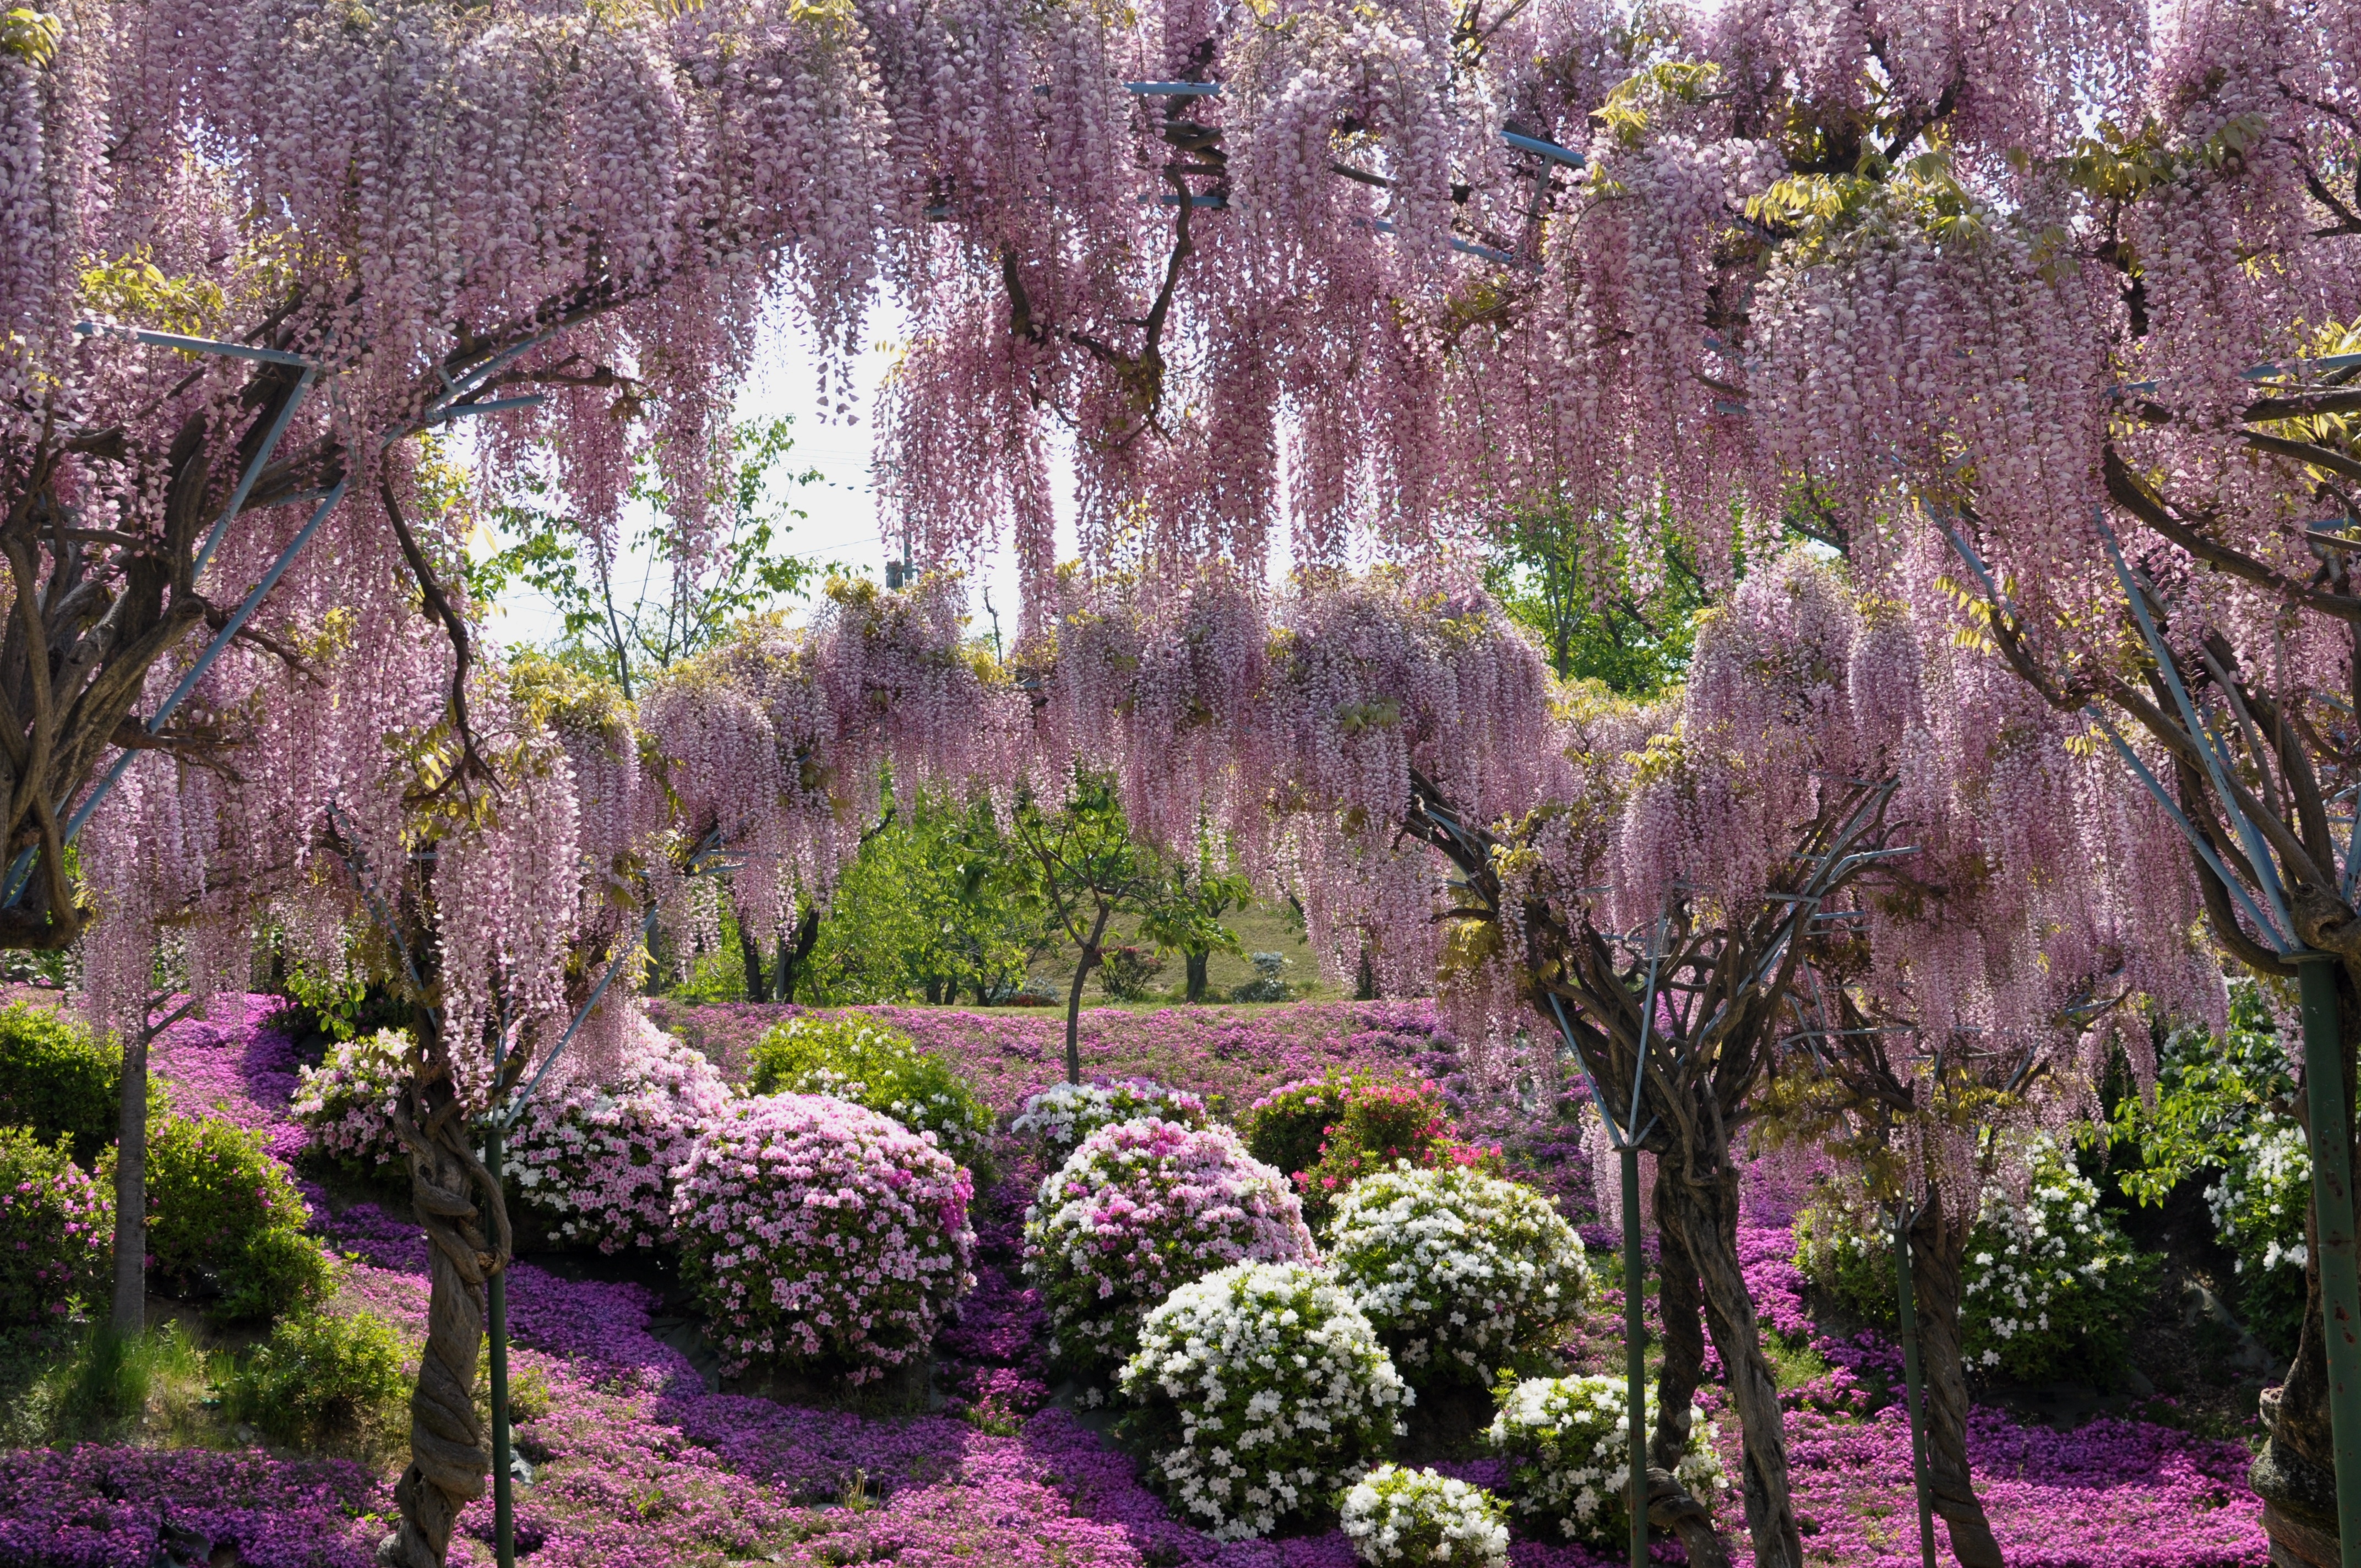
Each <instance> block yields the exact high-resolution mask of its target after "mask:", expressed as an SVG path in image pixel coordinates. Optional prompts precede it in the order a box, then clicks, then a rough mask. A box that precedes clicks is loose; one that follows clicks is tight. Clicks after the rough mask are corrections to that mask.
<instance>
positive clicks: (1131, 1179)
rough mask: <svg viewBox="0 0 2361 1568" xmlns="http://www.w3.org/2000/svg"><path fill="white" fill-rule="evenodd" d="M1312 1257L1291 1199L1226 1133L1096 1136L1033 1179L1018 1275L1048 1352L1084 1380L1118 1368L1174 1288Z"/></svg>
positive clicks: (1155, 1126) (1115, 1129) (1125, 1128)
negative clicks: (1030, 1292)
mask: <svg viewBox="0 0 2361 1568" xmlns="http://www.w3.org/2000/svg"><path fill="white" fill-rule="evenodd" d="M1311 1256H1312V1233H1311V1232H1310V1231H1308V1230H1306V1229H1305V1228H1304V1224H1303V1212H1302V1210H1301V1206H1300V1205H1298V1203H1297V1202H1296V1200H1295V1195H1294V1194H1293V1193H1291V1192H1290V1191H1288V1190H1287V1184H1286V1182H1285V1181H1284V1180H1282V1179H1280V1177H1279V1172H1277V1171H1275V1170H1273V1169H1271V1168H1269V1167H1268V1166H1267V1165H1263V1164H1261V1163H1260V1162H1258V1161H1257V1160H1255V1159H1252V1158H1250V1157H1248V1156H1247V1154H1246V1150H1245V1148H1244V1147H1243V1146H1241V1145H1240V1144H1239V1143H1238V1139H1237V1135H1236V1134H1235V1133H1233V1132H1231V1131H1230V1130H1229V1129H1228V1128H1227V1127H1206V1128H1191V1127H1185V1126H1181V1125H1180V1124H1176V1123H1172V1122H1160V1121H1152V1120H1143V1121H1137V1122H1118V1123H1116V1124H1114V1125H1113V1126H1109V1127H1102V1128H1100V1129H1099V1130H1098V1131H1097V1132H1095V1133H1093V1134H1092V1135H1090V1136H1088V1137H1087V1138H1084V1139H1083V1140H1082V1146H1081V1147H1080V1148H1077V1149H1076V1150H1075V1151H1074V1152H1073V1155H1072V1157H1071V1158H1069V1159H1068V1160H1067V1161H1066V1163H1065V1164H1064V1165H1063V1166H1061V1167H1060V1168H1058V1169H1057V1170H1055V1171H1053V1172H1052V1173H1050V1174H1049V1176H1047V1177H1044V1178H1043V1179H1042V1181H1041V1188H1040V1192H1039V1194H1038V1197H1037V1198H1036V1199H1035V1201H1034V1203H1033V1206H1032V1207H1031V1208H1030V1209H1029V1210H1027V1212H1026V1216H1025V1272H1026V1275H1027V1277H1028V1278H1030V1279H1031V1280H1032V1282H1033V1283H1034V1285H1035V1286H1036V1287H1038V1288H1039V1290H1040V1292H1041V1295H1042V1299H1043V1300H1044V1302H1045V1304H1046V1305H1047V1306H1048V1308H1049V1326H1050V1330H1051V1332H1052V1334H1053V1336H1054V1345H1055V1354H1056V1355H1057V1356H1058V1358H1059V1359H1060V1361H1062V1362H1063V1363H1065V1364H1066V1365H1068V1366H1069V1367H1070V1368H1071V1369H1072V1370H1074V1371H1076V1372H1078V1373H1080V1374H1082V1375H1083V1376H1097V1375H1099V1374H1102V1373H1104V1372H1105V1371H1109V1370H1112V1369H1113V1368H1114V1367H1115V1366H1117V1365H1121V1364H1122V1362H1123V1360H1124V1358H1125V1357H1126V1356H1128V1355H1129V1354H1131V1352H1132V1349H1133V1347H1134V1345H1135V1344H1136V1343H1137V1334H1138V1332H1139V1324H1140V1321H1141V1319H1142V1318H1144V1317H1145V1316H1146V1315H1147V1314H1148V1310H1149V1309H1150V1308H1151V1307H1153V1306H1155V1305H1156V1303H1157V1302H1159V1301H1160V1300H1162V1299H1164V1298H1165V1297H1166V1296H1167V1295H1168V1294H1169V1293H1170V1291H1171V1290H1172V1289H1173V1288H1175V1287H1176V1286H1180V1285H1183V1284H1186V1283H1187V1282H1189V1281H1190V1280H1192V1279H1197V1278H1201V1277H1203V1276H1205V1275H1207V1274H1211V1273H1212V1272H1213V1271H1214V1270H1215V1269H1218V1268H1222V1267H1224V1266H1228V1265H1231V1264H1235V1263H1244V1262H1269V1263H1280V1262H1290V1261H1293V1260H1296V1259H1303V1258H1310V1257H1311Z"/></svg>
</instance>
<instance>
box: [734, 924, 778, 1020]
mask: <svg viewBox="0 0 2361 1568" xmlns="http://www.w3.org/2000/svg"><path fill="white" fill-rule="evenodd" d="M738 957H739V958H740V959H741V960H742V961H743V962H744V964H745V965H746V1000H747V1001H749V1002H760V1001H762V1000H763V998H764V997H765V996H768V995H769V994H770V993H771V991H770V986H769V983H768V982H767V981H765V980H764V978H763V947H762V944H761V943H759V942H757V941H755V940H754V938H753V936H752V933H750V932H749V931H748V930H747V929H746V923H745V922H744V921H742V920H741V921H740V922H739V923H738Z"/></svg>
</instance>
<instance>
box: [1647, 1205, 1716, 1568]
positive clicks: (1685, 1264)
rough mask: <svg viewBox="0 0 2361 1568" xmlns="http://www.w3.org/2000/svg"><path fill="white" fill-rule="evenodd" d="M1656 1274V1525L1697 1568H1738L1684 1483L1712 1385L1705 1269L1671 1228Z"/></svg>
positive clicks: (1652, 1471)
mask: <svg viewBox="0 0 2361 1568" xmlns="http://www.w3.org/2000/svg"><path fill="white" fill-rule="evenodd" d="M1667 1180H1668V1178H1667V1176H1666V1175H1665V1168H1664V1162H1663V1161H1661V1160H1660V1161H1658V1162H1657V1165H1656V1212H1657V1213H1659V1214H1663V1213H1664V1212H1666V1211H1667V1205H1668V1202H1669V1200H1668V1199H1667V1198H1666V1196H1665V1193H1664V1185H1665V1182H1666V1181H1667ZM1658 1240H1659V1244H1660V1246H1659V1253H1658V1263H1657V1267H1656V1281H1657V1283H1656V1305H1657V1310H1658V1314H1659V1316H1661V1317H1662V1319H1663V1320H1664V1365H1663V1366H1662V1367H1661V1368H1660V1369H1659V1370H1658V1372H1657V1376H1656V1430H1655V1431H1654V1432H1653V1433H1652V1434H1650V1437H1649V1442H1648V1522H1649V1523H1650V1524H1652V1525H1653V1526H1655V1527H1656V1528H1657V1529H1659V1530H1671V1531H1672V1532H1673V1533H1674V1535H1675V1536H1676V1537H1677V1538H1678V1539H1679V1541H1680V1543H1681V1547H1682V1549H1683V1550H1684V1551H1686V1552H1687V1553H1688V1559H1689V1564H1690V1568H1730V1552H1729V1549H1728V1548H1727V1547H1726V1546H1724V1545H1723V1543H1722V1539H1721V1533H1720V1531H1719V1530H1715V1529H1714V1525H1713V1511H1712V1509H1711V1508H1708V1507H1707V1505H1706V1504H1705V1502H1704V1501H1702V1500H1701V1499H1699V1498H1697V1497H1694V1496H1692V1495H1691V1494H1690V1493H1689V1491H1688V1490H1687V1488H1686V1487H1684V1486H1682V1485H1681V1484H1680V1482H1679V1480H1678V1479H1677V1475H1678V1472H1679V1468H1680V1463H1681V1454H1682V1453H1683V1452H1684V1451H1685V1450H1686V1449H1687V1447H1688V1442H1689V1431H1690V1429H1689V1407H1690V1404H1691V1403H1692V1402H1693V1401H1694V1400H1695V1399H1696V1398H1697V1385H1698V1384H1699V1383H1700V1382H1702V1381H1703V1380H1704V1378H1705V1326H1704V1322H1703V1320H1702V1317H1701V1314H1702V1313H1703V1312H1704V1310H1705V1301H1704V1299H1703V1298H1702V1297H1701V1296H1700V1295H1699V1294H1698V1291H1697V1265H1696V1264H1695V1263H1694V1262H1693V1261H1691V1259H1690V1257H1689V1254H1688V1248H1687V1246H1686V1245H1685V1244H1684V1242H1683V1241H1682V1239H1681V1237H1680V1235H1679V1234H1677V1233H1676V1232H1675V1231H1674V1230H1673V1229H1672V1228H1670V1227H1663V1228H1662V1229H1661V1232H1660V1234H1659V1237H1658Z"/></svg>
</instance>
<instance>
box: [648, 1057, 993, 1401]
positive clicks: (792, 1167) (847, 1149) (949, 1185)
mask: <svg viewBox="0 0 2361 1568" xmlns="http://www.w3.org/2000/svg"><path fill="white" fill-rule="evenodd" d="M674 1181H675V1186H674V1190H673V1223H674V1224H675V1227H677V1229H678V1231H679V1233H680V1245H681V1254H682V1272H683V1274H684V1276H685V1277H686V1279H687V1281H688V1283H689V1286H690V1288H692V1289H693V1290H695V1291H696V1293H697V1297H698V1299H699V1300H700V1301H701V1302H702V1303H703V1305H704V1307H705V1309H706V1310H707V1312H708V1314H710V1316H711V1317H712V1319H713V1323H714V1328H715V1331H716V1334H717V1337H718V1338H719V1342H720V1345H721V1349H722V1352H723V1354H724V1355H725V1356H727V1357H728V1358H730V1362H731V1364H732V1365H734V1366H735V1367H738V1368H742V1367H743V1366H744V1365H746V1364H747V1363H748V1362H750V1361H752V1360H753V1359H754V1358H755V1357H758V1356H763V1357H778V1358H782V1359H785V1360H792V1361H822V1362H829V1363H835V1364H840V1365H844V1366H845V1367H846V1369H847V1371H848V1374H849V1376H850V1378H851V1381H852V1382H854V1383H862V1382H866V1381H869V1380H870V1379H872V1378H875V1377H880V1376H884V1372H885V1370H886V1369H887V1368H889V1367H894V1366H898V1365H902V1364H903V1363H905V1362H907V1361H911V1360H913V1359H916V1358H918V1357H922V1356H924V1355H925V1354H927V1352H928V1346H929V1344H930V1343H932V1342H933V1339H934V1334H935V1327H936V1325H937V1324H938V1323H939V1322H940V1321H941V1320H942V1317H943V1314H944V1313H945V1311H947V1310H949V1309H950V1304H951V1302H952V1301H953V1300H954V1299H957V1298H958V1297H959V1295H960V1294H961V1292H962V1291H965V1290H967V1289H969V1288H972V1287H973V1285H974V1283H975V1277H974V1276H973V1275H972V1274H971V1273H970V1272H969V1268H970V1266H971V1265H972V1262H973V1260H974V1255H975V1233H974V1232H973V1231H972V1230H971V1229H969V1228H968V1219H967V1205H968V1200H969V1198H970V1197H972V1195H973V1192H974V1187H973V1181H972V1178H971V1177H970V1176H969V1174H968V1173H967V1172H966V1171H965V1170H963V1169H961V1168H960V1167H959V1166H957V1165H955V1164H953V1163H952V1161H951V1158H950V1156H949V1155H947V1154H945V1153H943V1152H942V1150H940V1149H939V1148H937V1147H936V1146H934V1145H933V1144H930V1143H928V1142H927V1141H926V1140H925V1139H923V1138H921V1137H920V1136H919V1135H917V1134H916V1133H913V1132H911V1131H910V1130H909V1129H908V1128H906V1127H905V1126H903V1125H902V1124H899V1123H897V1122H894V1121H891V1120H889V1119H887V1118H886V1117H884V1116H882V1115H879V1114H878V1113H876V1112H874V1111H871V1110H869V1109H867V1108H865V1107H863V1106H859V1105H853V1104H851V1103H848V1102H845V1101H842V1100H831V1099H829V1098H828V1097H826V1096H824V1095H818V1094H774V1095H767V1096H763V1097H762V1098H759V1099H754V1100H746V1101H740V1102H736V1103H733V1104H731V1105H730V1106H728V1107H727V1108H725V1109H724V1111H723V1112H722V1113H721V1114H720V1115H719V1116H716V1117H715V1118H714V1119H713V1120H712V1121H711V1122H710V1123H708V1124H707V1126H706V1128H705V1130H704V1131H703V1132H702V1133H700V1134H699V1135H697V1141H696V1143H695V1144H694V1145H693V1146H691V1147H690V1149H689V1154H688V1158H687V1160H686V1162H684V1163H683V1164H682V1166H681V1167H680V1168H679V1169H678V1171H676V1172H675V1176H674Z"/></svg>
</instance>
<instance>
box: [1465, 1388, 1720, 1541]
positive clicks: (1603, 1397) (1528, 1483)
mask: <svg viewBox="0 0 2361 1568" xmlns="http://www.w3.org/2000/svg"><path fill="white" fill-rule="evenodd" d="M1644 1426H1645V1429H1646V1430H1647V1431H1651V1432H1653V1431H1655V1427H1656V1394H1655V1387H1654V1385H1653V1384H1651V1385H1650V1386H1649V1388H1648V1396H1647V1418H1646V1420H1645V1423H1644ZM1716 1435H1717V1433H1716V1429H1715V1426H1714V1423H1712V1422H1711V1421H1708V1420H1706V1419H1705V1412H1704V1411H1703V1410H1700V1409H1695V1408H1692V1409H1690V1411H1689V1442H1688V1446H1687V1447H1686V1449H1685V1450H1683V1451H1682V1453H1681V1458H1680V1463H1679V1464H1677V1465H1675V1468H1674V1474H1675V1477H1676V1478H1677V1479H1678V1480H1679V1481H1680V1483H1681V1485H1682V1486H1685V1487H1686V1488H1687V1489H1688V1493H1689V1495H1690V1496H1691V1497H1696V1498H1697V1499H1699V1500H1700V1501H1702V1502H1705V1503H1706V1504H1708V1506H1710V1505H1711V1503H1712V1500H1713V1495H1714V1494H1715V1493H1716V1492H1719V1491H1721V1490H1722V1489H1723V1488H1725V1487H1727V1486H1729V1485H1730V1481H1729V1477H1728V1476H1727V1475H1725V1474H1724V1472H1723V1470H1722V1465H1721V1460H1720V1457H1719V1455H1717V1454H1716V1453H1715V1452H1714V1449H1713V1441H1714V1438H1715V1436H1716ZM1484 1437H1485V1441H1486V1442H1488V1443H1490V1444H1491V1445H1492V1447H1493V1448H1494V1449H1495V1450H1497V1451H1498V1452H1499V1453H1502V1454H1504V1455H1505V1456H1507V1457H1508V1459H1509V1460H1510V1475H1509V1486H1508V1490H1509V1492H1510V1499H1511V1501H1512V1504H1513V1506H1514V1507H1515V1508H1516V1510H1517V1512H1518V1513H1519V1514H1520V1515H1522V1516H1524V1517H1527V1518H1530V1519H1534V1520H1536V1521H1538V1522H1540V1523H1542V1524H1543V1525H1554V1526H1555V1528H1556V1531H1557V1533H1559V1534H1561V1535H1562V1536H1563V1537H1564V1539H1565V1540H1568V1541H1587V1542H1589V1543H1590V1544H1592V1545H1594V1546H1615V1545H1618V1544H1620V1543H1621V1542H1623V1541H1628V1540H1630V1539H1631V1512H1630V1500H1629V1499H1630V1497H1631V1404H1630V1400H1629V1398H1628V1392H1627V1389H1626V1387H1625V1385H1624V1383H1623V1380H1622V1379H1621V1378H1619V1377H1579V1376H1578V1377H1529V1378H1527V1379H1525V1380H1524V1381H1523V1382H1521V1383H1518V1384H1516V1385H1514V1386H1513V1387H1509V1388H1507V1389H1504V1390H1503V1391H1502V1393H1501V1396H1500V1408H1499V1410H1498V1411H1497V1412H1496V1413H1495V1414H1494V1415H1493V1417H1492V1424H1491V1425H1490V1426H1489V1427H1488V1428H1487V1429H1486V1430H1485V1433H1484Z"/></svg>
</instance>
